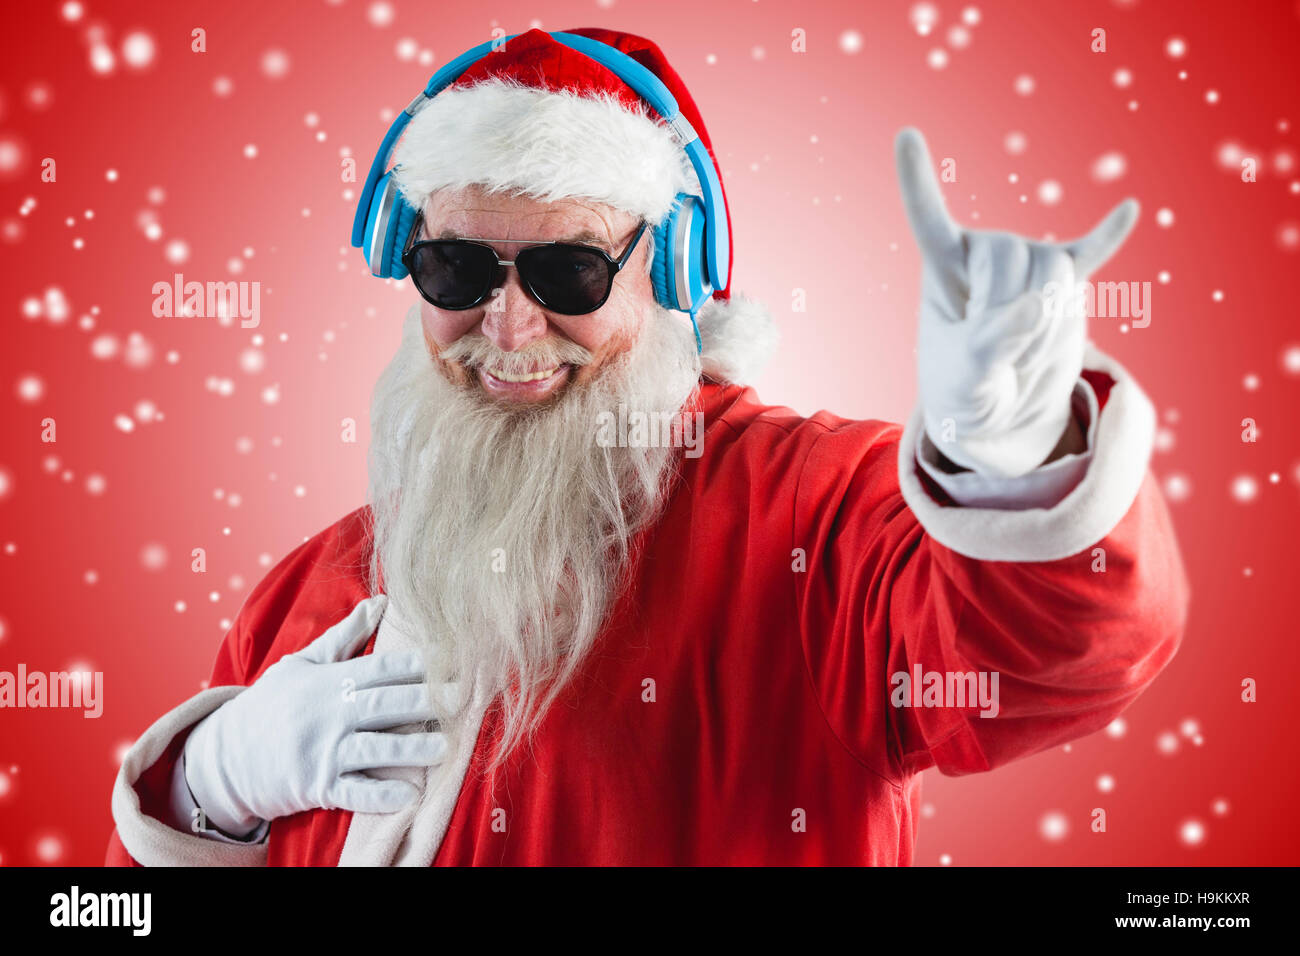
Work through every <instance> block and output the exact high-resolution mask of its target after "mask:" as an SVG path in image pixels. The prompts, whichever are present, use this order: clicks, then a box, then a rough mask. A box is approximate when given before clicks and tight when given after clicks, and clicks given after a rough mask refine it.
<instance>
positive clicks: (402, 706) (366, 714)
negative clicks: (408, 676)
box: [351, 684, 438, 730]
mask: <svg viewBox="0 0 1300 956" xmlns="http://www.w3.org/2000/svg"><path fill="white" fill-rule="evenodd" d="M351 703H352V706H353V707H354V708H355V712H354V714H353V717H352V721H351V724H352V726H353V727H354V728H356V729H358V730H385V729H387V728H389V727H400V726H402V725H403V724H417V723H421V722H423V721H426V720H437V719H438V712H437V711H436V710H434V707H433V701H432V700H431V699H430V695H429V686H428V685H427V684H397V685H394V686H388V687H374V688H371V689H370V690H363V691H358V692H357V693H356V694H355V695H354V696H353V698H352V700H351Z"/></svg>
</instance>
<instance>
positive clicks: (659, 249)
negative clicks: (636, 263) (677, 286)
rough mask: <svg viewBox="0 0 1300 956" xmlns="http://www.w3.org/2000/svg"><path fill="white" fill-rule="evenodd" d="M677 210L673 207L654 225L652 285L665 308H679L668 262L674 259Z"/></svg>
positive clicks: (656, 296)
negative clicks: (674, 227)
mask: <svg viewBox="0 0 1300 956" xmlns="http://www.w3.org/2000/svg"><path fill="white" fill-rule="evenodd" d="M676 218H677V210H676V209H673V210H672V211H671V212H670V213H668V215H667V216H665V217H664V221H663V222H661V223H659V225H657V226H655V227H654V230H653V233H652V234H653V236H654V244H655V245H654V261H653V262H651V263H650V285H651V286H652V287H653V288H654V291H655V301H657V302H658V303H659V305H661V306H662V307H663V308H665V309H675V308H677V296H676V295H674V294H673V290H672V287H671V285H670V281H671V280H670V279H669V278H668V263H670V262H672V261H673V250H672V236H673V223H674V221H675V220H676Z"/></svg>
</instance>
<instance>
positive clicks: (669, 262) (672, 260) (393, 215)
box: [352, 32, 731, 349]
mask: <svg viewBox="0 0 1300 956" xmlns="http://www.w3.org/2000/svg"><path fill="white" fill-rule="evenodd" d="M517 35H518V34H515V36H517ZM550 36H551V38H552V39H554V40H555V41H556V42H558V43H562V44H564V45H565V46H567V47H569V48H570V49H573V50H576V51H577V52H579V53H582V54H584V55H585V56H588V57H590V58H591V59H593V60H595V61H596V62H597V63H599V64H600V65H601V66H604V67H605V68H606V69H608V70H610V71H611V72H612V73H613V74H614V75H615V76H617V77H618V78H619V79H621V80H622V81H623V82H624V83H626V84H627V85H628V86H629V87H631V88H632V90H634V91H635V92H636V93H637V95H638V96H640V97H641V99H643V100H645V101H646V102H647V103H649V104H650V106H651V107H652V108H653V109H654V110H655V112H657V113H658V114H659V115H660V116H662V117H663V118H664V120H665V121H666V122H667V123H668V125H669V126H670V127H671V128H672V130H673V132H674V133H675V134H676V136H677V139H678V142H680V143H681V144H682V148H683V149H684V150H685V151H686V156H687V158H688V159H689V160H690V162H691V165H692V166H693V167H694V168H695V174H696V176H697V177H698V178H699V181H700V185H701V186H702V187H703V190H704V197H703V200H702V201H701V199H700V198H699V197H696V196H692V195H689V194H688V193H678V194H677V198H676V201H675V202H674V203H673V209H672V211H671V212H669V213H668V215H667V216H665V217H664V219H663V221H662V222H660V223H657V224H654V228H653V231H652V236H653V241H654V263H653V265H652V267H651V272H650V281H651V283H652V285H653V286H654V292H655V299H656V300H657V301H658V302H659V304H660V305H661V306H663V307H664V308H666V309H676V310H678V311H681V312H686V313H689V314H690V317H691V325H692V326H693V327H695V345H696V348H697V349H699V348H701V343H700V330H699V327H698V326H696V325H695V315H696V313H697V312H699V310H700V309H701V308H702V307H703V306H704V304H705V302H707V301H708V299H709V297H710V296H711V295H712V294H713V290H714V289H721V288H723V287H724V286H725V285H726V282H727V274H728V267H729V265H730V262H729V260H730V255H731V245H730V236H729V235H728V232H727V209H726V200H725V199H724V198H723V195H722V184H721V183H720V182H719V180H718V172H717V169H716V168H714V165H713V160H712V158H711V157H710V156H709V151H708V150H707V149H706V148H705V146H704V143H703V141H702V140H701V139H700V137H699V134H698V133H696V132H695V129H694V127H692V126H691V124H690V122H689V121H688V120H687V119H686V117H685V116H683V115H682V114H681V109H680V108H679V107H678V105H677V99H676V98H675V97H674V96H673V95H672V93H671V92H669V90H668V87H666V86H664V84H663V83H662V82H661V81H660V79H659V77H657V76H655V75H654V74H653V73H651V72H650V71H649V70H648V69H646V68H645V67H644V66H642V65H641V64H640V63H638V62H637V61H636V60H634V59H632V58H631V57H630V56H628V55H627V54H626V53H624V52H622V51H621V50H616V49H615V48H614V47H612V46H610V45H609V44H607V43H602V42H600V41H599V40H593V39H591V38H590V37H584V36H581V35H580V34H576V33H559V32H557V33H552V34H551V35H550ZM514 38H515V37H514V36H509V37H506V38H505V41H506V42H509V41H510V40H513V39H514ZM501 42H502V41H501V40H499V39H498V40H489V41H488V42H487V43H482V44H480V45H479V46H476V47H474V49H472V50H470V51H468V52H466V53H462V54H461V55H460V56H458V57H456V59H454V60H452V61H451V62H450V63H448V64H447V65H446V66H444V67H443V68H442V69H440V70H439V71H438V72H437V73H435V74H434V75H433V78H432V79H431V80H429V85H428V86H426V87H425V88H424V91H423V92H422V93H420V95H419V96H417V97H416V98H415V99H414V100H412V101H411V104H410V105H409V106H407V107H406V109H404V110H403V111H402V113H401V115H399V116H398V117H397V119H396V120H395V121H394V122H393V125H392V126H391V127H390V128H389V130H388V133H387V134H386V135H385V136H384V141H383V142H382V143H381V144H380V146H379V152H378V154H377V155H376V156H375V161H374V162H373V163H372V164H371V166H370V173H369V174H368V175H367V176H366V185H365V188H364V189H362V191H361V201H360V202H359V203H358V204H357V215H356V218H355V219H354V220H353V222H352V245H353V246H357V247H360V249H361V250H362V252H363V253H364V254H365V257H366V262H367V263H368V264H369V266H370V272H371V274H372V275H375V276H377V277H379V278H381V279H389V278H392V279H404V278H406V267H405V266H404V265H402V250H403V249H404V248H405V247H406V241H407V239H408V238H409V237H410V234H411V230H412V229H413V228H414V227H415V222H416V220H417V218H418V216H419V213H418V211H417V210H416V209H415V208H414V207H413V206H411V204H410V203H408V202H407V201H406V200H405V199H404V198H403V197H402V194H401V191H400V190H399V189H398V186H397V182H396V179H395V177H394V176H393V170H388V171H386V169H387V166H388V161H389V159H390V158H391V156H392V152H393V148H394V147H395V146H396V145H397V141H398V139H399V138H400V137H401V135H402V131H403V130H404V129H406V126H407V124H408V123H410V122H411V120H412V119H413V118H414V117H415V115H416V114H417V113H419V112H420V110H422V109H424V107H425V106H427V105H428V104H429V102H430V101H431V100H432V99H433V98H434V97H435V96H437V95H438V94H439V93H440V92H442V91H443V90H444V89H446V88H447V87H448V86H450V85H451V84H452V83H454V82H455V81H456V79H457V78H459V77H460V75H461V74H462V73H464V72H465V71H466V70H467V69H469V68H470V67H471V66H472V65H473V64H475V63H477V62H478V61H479V60H481V59H483V58H484V57H485V56H488V55H489V54H490V53H491V52H492V49H493V47H494V46H496V45H498V44H500V43H501Z"/></svg>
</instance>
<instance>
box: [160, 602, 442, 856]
mask: <svg viewBox="0 0 1300 956" xmlns="http://www.w3.org/2000/svg"><path fill="white" fill-rule="evenodd" d="M387 600H388V599H387V596H386V595H382V594H381V595H378V596H376V597H372V598H368V599H367V600H364V601H362V602H361V603H360V604H358V605H357V606H356V607H355V608H353V610H352V613H351V614H349V615H348V616H347V617H346V618H344V619H343V620H342V621H340V622H339V623H338V624H335V625H334V626H333V627H331V628H330V629H329V630H327V631H326V632H325V633H324V634H322V635H321V636H320V637H318V638H316V640H314V641H312V643H311V644H309V645H308V646H307V647H305V648H303V649H302V650H301V651H298V652H297V653H296V654H289V655H286V656H285V657H283V658H282V659H280V660H279V661H277V662H276V663H275V664H273V665H272V666H271V667H269V668H268V669H267V670H266V672H265V673H264V674H262V676H261V677H259V678H258V679H257V680H256V681H255V682H254V683H253V684H252V686H250V687H249V688H248V689H247V690H245V691H243V692H242V693H240V694H239V695H238V696H236V697H233V698H231V699H230V700H228V701H226V703H224V704H222V705H221V706H220V707H219V708H217V709H216V710H215V711H213V712H212V713H211V714H209V715H208V716H207V717H206V718H205V719H204V720H203V721H201V722H200V723H199V724H198V725H197V726H196V727H195V728H194V730H193V731H192V732H191V733H190V736H189V739H188V740H187V741H186V743H185V760H184V765H185V771H184V773H185V779H186V781H187V782H188V783H189V787H190V790H191V792H192V793H193V795H194V799H195V800H196V801H197V802H198V805H199V806H200V807H201V808H202V809H203V813H204V815H205V816H206V817H207V819H208V820H209V821H211V823H212V824H213V825H215V826H216V827H217V828H218V829H220V830H223V831H225V832H226V833H227V834H229V835H231V836H240V835H242V834H246V833H248V832H249V831H251V830H253V829H255V828H256V827H257V826H258V825H259V824H260V822H261V821H263V820H273V819H275V818H276V817H282V816H286V815H288V814H291V813H298V812H300V811H303V810H310V809H314V808H316V807H325V808H327V809H344V810H355V811H358V812H361V813H390V812H393V811H395V810H400V809H402V808H403V807H405V806H408V805H409V804H410V803H411V802H413V801H414V800H415V799H416V798H417V797H418V795H419V793H418V791H417V789H416V787H415V786H414V785H413V784H410V783H408V782H406V781H403V780H380V779H376V778H373V777H369V776H366V775H365V773H363V771H366V770H373V769H376V768H380V767H425V766H431V765H433V764H436V763H438V762H440V761H441V760H443V759H444V757H445V756H446V752H447V741H446V736H445V735H444V734H442V733H384V732H383V731H385V730H386V729H389V728H394V727H398V726H400V725H402V724H409V723H416V722H421V721H426V720H434V719H436V717H435V714H434V711H433V709H432V706H431V703H430V696H429V691H428V687H427V685H426V684H425V683H424V678H425V669H424V661H423V660H422V658H421V655H420V654H418V653H417V652H414V651H403V652H394V653H386V654H367V655H365V656H364V657H353V655H355V654H356V653H357V652H358V651H360V650H361V649H362V648H363V647H364V646H365V644H366V641H367V640H368V639H369V637H370V635H371V634H372V633H373V632H374V630H375V627H376V625H377V624H378V623H379V619H380V618H381V617H382V616H383V613H384V608H385V606H386V604H387ZM448 686H451V685H448Z"/></svg>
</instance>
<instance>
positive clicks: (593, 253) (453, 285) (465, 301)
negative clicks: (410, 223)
mask: <svg viewBox="0 0 1300 956" xmlns="http://www.w3.org/2000/svg"><path fill="white" fill-rule="evenodd" d="M649 225H650V223H649V222H647V221H645V220H642V222H641V228H640V229H638V230H637V233H636V235H635V236H633V237H632V241H631V242H630V243H628V247H627V249H626V250H624V252H623V254H622V255H621V256H619V257H618V259H617V260H615V259H613V258H611V257H610V256H609V254H608V253H606V252H605V251H604V250H603V249H598V248H596V247H595V246H580V245H575V244H572V243H567V242H535V241H533V240H531V239H423V240H421V241H419V242H408V244H407V247H406V250H405V251H404V252H403V253H402V265H404V266H406V271H407V272H409V273H410V274H411V281H412V282H414V283H415V287H416V288H417V289H419V290H420V295H422V296H424V297H425V299H427V300H428V301H429V302H431V303H432V304H433V305H435V306H437V307H438V308H440V309H447V310H449V311H452V312H460V311H463V310H465V309H472V308H474V307H475V306H476V305H481V304H482V303H483V302H484V301H486V300H487V299H488V298H489V297H490V296H491V295H492V290H493V289H494V288H498V287H499V284H498V283H497V278H498V276H499V275H500V270H501V269H502V268H504V267H505V266H514V267H515V268H516V269H518V270H519V279H520V281H521V282H522V283H523V286H524V288H525V289H527V290H528V294H529V295H531V296H532V297H533V298H534V299H536V300H537V301H538V302H539V303H541V305H542V306H543V307H544V308H546V309H549V310H550V311H552V312H557V313H559V314H561V315H586V314H587V313H588V312H595V311H596V310H597V309H599V308H600V307H601V306H602V305H604V304H605V300H606V299H608V298H609V293H610V290H612V289H613V288H614V277H615V276H616V275H618V274H619V272H620V271H621V270H622V269H623V266H625V265H626V264H627V260H628V258H629V257H630V256H631V255H632V250H633V249H635V248H636V244H637V243H638V242H639V241H640V240H641V235H642V234H643V233H644V232H645V231H646V228H647V227H648V226H649ZM419 232H420V223H417V224H416V227H415V228H414V229H412V230H411V238H412V239H414V238H415V236H416V235H418V234H419ZM488 242H527V243H530V245H529V248H527V249H521V250H520V251H519V252H518V253H517V254H516V255H515V258H514V259H513V260H510V259H501V258H498V256H497V253H496V250H495V249H493V248H492V247H491V246H489V245H485V243H488Z"/></svg>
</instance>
